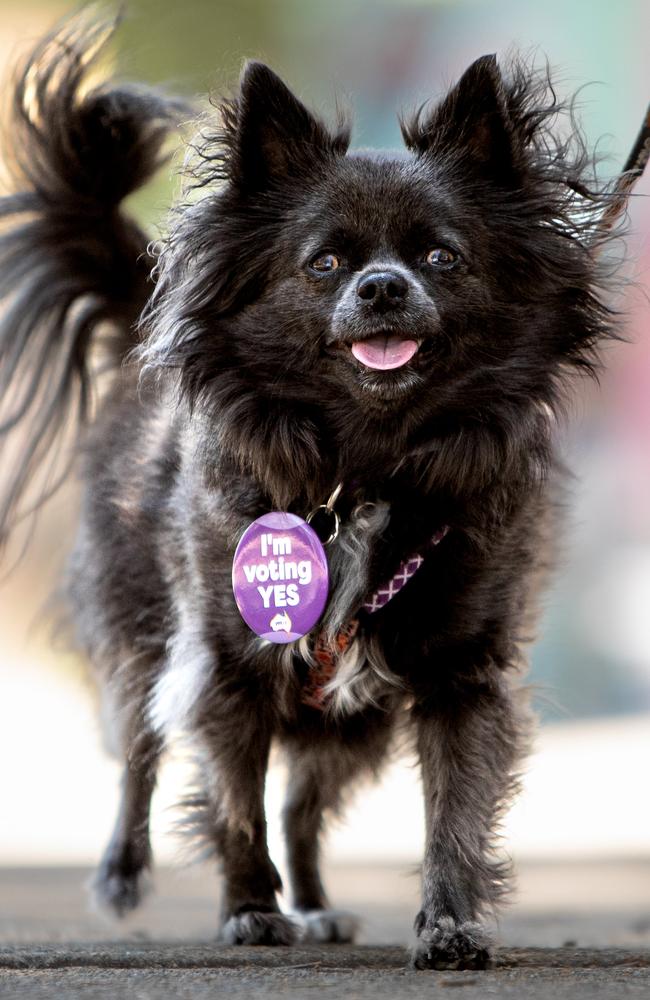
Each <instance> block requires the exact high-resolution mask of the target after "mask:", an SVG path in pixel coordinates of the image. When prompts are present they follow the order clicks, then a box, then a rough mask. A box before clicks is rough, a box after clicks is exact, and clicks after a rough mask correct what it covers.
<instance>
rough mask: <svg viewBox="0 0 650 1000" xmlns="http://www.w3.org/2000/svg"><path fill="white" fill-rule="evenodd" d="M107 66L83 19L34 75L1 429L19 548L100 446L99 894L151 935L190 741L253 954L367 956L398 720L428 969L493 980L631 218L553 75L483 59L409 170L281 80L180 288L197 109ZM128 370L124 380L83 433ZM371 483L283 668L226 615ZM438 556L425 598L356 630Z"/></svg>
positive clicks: (20, 170)
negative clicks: (50, 459)
mask: <svg viewBox="0 0 650 1000" xmlns="http://www.w3.org/2000/svg"><path fill="white" fill-rule="evenodd" d="M105 35H106V28H105V27H102V26H91V27H88V26H87V24H86V26H85V27H84V26H83V23H80V22H79V21H74V22H72V23H71V24H68V25H67V26H65V27H64V28H63V29H62V30H61V31H60V32H59V33H58V34H56V35H54V36H52V37H50V38H48V39H47V40H45V41H44V42H43V43H41V45H40V46H39V47H38V49H37V50H36V52H35V53H34V54H33V55H32V57H31V59H30V61H29V64H28V65H27V66H26V67H24V69H23V72H22V73H21V74H20V76H19V78H18V80H17V86H16V89H15V99H14V106H13V107H14V115H13V120H12V123H11V125H10V130H9V131H8V132H7V133H6V134H7V142H6V144H5V149H8V150H9V151H10V152H13V153H14V154H15V163H14V176H15V180H16V187H15V190H16V192H17V193H15V194H12V195H10V196H8V197H6V198H5V199H4V200H3V201H2V216H3V219H4V224H3V229H2V232H1V234H0V281H1V291H2V293H3V296H4V305H3V308H2V316H1V324H2V325H1V330H0V362H1V365H2V369H1V371H2V376H1V378H2V382H1V386H2V391H3V395H4V403H5V406H6V407H7V422H6V424H5V428H4V429H5V431H6V430H8V429H10V428H11V427H12V426H15V425H17V426H18V428H19V430H20V428H21V427H22V428H23V434H24V438H23V441H24V447H23V454H24V461H23V462H21V464H20V466H19V467H18V468H16V469H15V470H14V475H13V477H12V478H11V480H10V482H9V487H8V493H7V495H6V497H5V507H4V509H3V511H2V515H3V524H4V526H5V528H8V526H9V524H10V523H11V522H13V521H14V520H15V515H16V512H17V509H18V507H17V505H18V502H19V500H20V497H21V494H22V492H23V488H24V487H25V485H26V484H27V483H28V481H29V479H30V477H31V476H32V473H33V472H34V471H35V470H36V468H37V466H39V465H40V464H41V463H42V461H43V459H44V458H46V457H47V455H48V454H49V453H50V451H51V450H52V449H53V447H54V445H55V444H56V442H57V441H58V440H59V437H60V432H61V431H62V430H63V429H64V427H65V425H66V424H67V423H68V422H69V421H70V418H71V410H73V409H74V410H75V412H76V411H79V415H80V416H81V418H82V419H81V421H80V426H83V427H84V428H85V429H84V448H83V451H84V459H83V463H84V464H83V476H84V481H85V499H84V504H83V513H82V521H81V526H80V531H79V537H78V541H77V545H76V549H75V553H74V556H73V559H72V563H71V571H70V586H69V589H70V593H71V597H72V603H73V607H74V615H75V621H76V624H77V627H78V634H79V637H80V641H81V643H82V644H83V646H84V648H85V649H86V650H87V652H88V654H89V657H90V659H91V661H92V663H93V666H94V670H95V673H96V676H97V678H98V680H99V682H100V685H101V688H102V691H103V697H104V701H105V708H106V717H107V719H109V729H110V737H111V740H112V743H113V745H114V747H115V751H116V753H118V754H119V755H120V757H121V759H122V760H123V761H124V788H123V800H122V806H121V809H120V813H119V818H118V820H117V825H116V828H115V831H114V834H113V837H112V840H111V842H110V845H109V847H108V850H107V852H106V854H105V857H104V860H103V861H102V864H101V866H100V869H99V873H98V876H97V880H96V891H97V894H98V895H99V897H100V899H101V900H102V901H104V902H105V903H107V904H109V905H110V906H111V907H113V908H114V909H115V910H116V911H117V912H118V913H123V912H125V911H126V910H128V909H130V908H132V907H134V906H135V905H136V904H137V902H138V897H139V883H140V878H141V876H142V874H143V872H144V871H145V870H146V869H147V868H148V867H149V865H150V863H151V852H150V846H149V838H148V815H149V803H150V798H151V793H152V790H153V788H154V784H155V780H156V769H157V765H158V762H159V759H160V755H161V752H162V751H163V749H164V746H165V743H166V740H167V739H168V737H169V735H170V734H172V733H174V732H176V731H182V732H184V733H185V734H186V735H188V736H189V737H190V738H191V740H192V742H193V744H194V746H195V748H196V751H197V755H198V757H199V760H200V773H201V793H200V794H199V795H197V796H196V797H195V798H194V800H193V802H192V804H191V805H192V808H193V810H194V812H193V820H192V822H193V825H194V828H195V829H196V830H197V832H198V833H200V834H201V835H202V836H203V837H204V838H205V839H206V841H207V842H209V844H210V845H211V846H212V847H213V849H214V851H215V854H216V855H217V857H218V858H219V862H220V865H221V868H222V871H223V878H224V890H223V925H222V934H223V938H224V940H226V941H228V942H231V943H233V942H239V943H247V944H256V943H261V944H289V943H291V942H292V941H294V940H295V939H296V935H297V933H298V932H299V928H300V926H301V925H302V926H303V927H305V926H306V927H307V930H308V932H309V933H311V934H312V935H313V936H315V937H317V938H320V940H345V939H349V938H350V936H351V933H352V923H351V921H350V920H349V919H347V918H344V917H342V916H341V915H340V914H337V912H336V911H335V910H330V909H328V907H329V903H328V901H327V898H326V895H325V892H324V889H323V886H322V884H321V880H320V877H319V870H318V856H319V835H320V832H321V828H322V825H323V819H324V816H325V815H326V814H327V813H328V812H330V811H332V810H336V809H337V807H338V806H339V803H340V800H341V798H342V796H343V794H344V793H345V792H346V790H347V788H348V786H349V785H350V784H351V783H352V782H355V781H356V780H357V779H359V778H360V777H362V776H363V775H364V774H368V773H374V772H377V770H378V769H379V767H380V766H381V764H382V762H383V761H384V759H385V757H386V755H387V753H388V751H389V747H390V745H391V740H392V738H393V737H394V735H395V733H396V731H397V728H398V725H399V727H400V729H402V727H405V728H406V730H407V732H409V733H410V734H411V735H412V739H413V742H414V744H415V746H416V748H417V753H418V755H419V760H420V764H421V771H422V779H423V787H424V797H425V804H426V845H425V853H424V863H423V868H422V906H421V909H420V912H419V913H418V914H417V917H416V919H415V931H416V935H417V943H416V945H415V949H414V962H415V965H416V966H417V967H418V968H444V967H453V968H461V967H480V966H483V965H484V964H485V963H486V962H487V961H488V959H489V940H488V937H489V936H488V934H487V932H486V928H485V923H484V919H485V917H486V915H489V912H490V911H491V909H492V908H493V906H494V904H496V903H497V901H498V900H499V898H500V897H501V895H502V894H503V892H504V890H505V889H506V887H507V880H508V869H507V865H506V864H504V862H503V861H502V860H499V858H498V857H497V855H496V854H495V853H494V838H495V826H496V824H497V822H498V819H499V816H500V814H501V812H502V810H503V809H504V807H505V806H506V805H507V804H508V802H509V801H510V798H511V796H512V794H513V791H514V789H515V788H516V784H517V769H518V766H519V763H520V759H521V754H522V752H523V750H524V749H525V744H526V733H527V725H526V709H525V704H524V702H523V699H522V698H521V697H520V694H519V693H518V691H517V687H516V684H513V678H516V677H517V668H518V667H519V666H520V665H521V660H522V654H521V647H522V644H523V643H524V642H525V641H526V640H527V639H528V638H529V635H530V627H531V617H530V609H531V606H532V598H533V596H534V589H535V581H536V578H537V576H538V575H539V572H540V570H541V569H543V565H542V564H543V562H544V560H542V558H541V555H540V553H541V552H542V549H543V548H544V545H543V543H544V542H545V541H546V540H547V539H548V538H549V537H550V535H551V534H552V531H553V527H552V517H551V513H552V509H553V506H554V504H553V500H552V494H553V492H554V486H553V484H554V482H555V478H556V477H555V466H556V463H555V462H554V457H553V447H552V424H553V417H554V414H555V413H557V411H558V408H559V406H560V404H561V401H562V400H563V398H564V394H565V389H566V387H567V386H568V385H569V383H570V380H571V378H572V375H573V374H574V373H575V372H576V371H577V370H580V369H582V370H587V371H593V368H594V365H595V361H596V350H597V348H598V345H599V344H600V343H601V342H602V341H603V339H604V338H606V337H610V336H612V335H613V333H612V326H611V314H610V310H609V309H608V306H607V305H606V304H605V300H604V297H603V293H604V290H605V274H604V269H603V265H602V263H599V261H600V262H602V260H603V257H602V255H601V254H600V251H601V248H602V244H603V242H604V241H605V240H606V239H608V238H609V237H608V236H606V234H605V232H604V230H603V228H602V226H601V224H600V222H601V218H602V213H603V211H604V208H605V206H606V205H607V203H608V194H607V192H605V191H603V190H602V189H598V187H597V186H596V185H595V184H594V183H593V180H592V174H591V160H590V157H589V156H588V155H587V152H586V150H585V147H584V143H583V142H582V140H581V138H580V135H579V133H578V132H576V130H575V129H573V131H572V132H571V135H570V136H569V138H567V137H566V134H565V133H563V132H562V129H561V128H560V126H559V125H558V115H559V114H560V112H561V111H562V108H561V107H560V106H559V105H558V104H557V103H556V100H555V95H554V92H553V90H552V88H551V86H550V84H549V82H548V80H547V78H546V76H544V75H540V74H538V73H536V72H534V71H532V70H529V69H528V68H526V67H525V66H524V65H520V64H517V63H514V64H512V65H510V67H509V70H508V73H507V74H506V75H503V76H502V73H501V71H500V69H499V67H498V65H497V62H496V59H495V58H494V57H493V56H485V57H483V58H481V59H478V60H477V61H476V62H475V63H474V64H473V65H472V66H470V67H469V69H468V70H467V71H466V73H465V74H464V75H463V77H462V79H461V80H460V82H459V83H458V84H457V86H455V87H454V88H453V89H452V90H451V91H450V92H449V93H448V94H447V96H445V97H444V99H443V100H442V101H441V102H440V103H438V104H437V105H436V106H434V107H432V108H431V109H426V110H422V111H421V112H420V113H419V114H418V115H416V116H415V117H413V118H411V119H409V120H407V121H404V122H403V125H402V131H403V135H404V142H405V147H406V149H405V151H404V152H403V153H401V154H399V153H398V154H395V155H385V154H375V153H370V152H350V151H348V142H349V130H348V127H347V125H345V124H344V123H343V122H340V123H339V124H338V126H337V127H336V128H335V129H331V128H329V127H328V126H327V125H325V124H324V123H323V122H322V121H320V120H319V119H318V118H316V117H314V115H312V114H311V113H310V112H309V111H308V110H307V109H306V108H305V107H304V106H303V104H302V103H301V102H300V101H299V100H298V99H297V97H295V96H294V95H293V94H292V93H291V91H290V90H288V89H287V87H286V86H285V85H284V84H283V83H282V82H281V81H280V80H279V79H278V77H277V76H275V74H274V73H273V72H271V70H270V69H268V68H267V67H266V66H264V65H261V64H260V63H249V64H247V65H246V67H245V69H244V72H243V75H242V78H241V82H240V86H239V91H238V94H237V96H236V97H234V98H233V99H230V100H224V101H223V102H221V103H220V104H219V106H218V108H217V109H216V112H215V113H214V114H213V115H212V117H210V116H207V117H206V118H204V119H203V121H202V124H201V126H200V130H199V134H198V138H197V139H196V140H195V142H194V144H193V155H190V156H189V157H188V166H187V169H186V173H187V177H188V188H189V193H188V195H187V200H186V203H184V204H182V205H181V206H180V207H179V208H177V209H176V211H175V213H174V214H173V216H172V219H171V222H170V228H169V235H168V236H167V237H166V239H165V241H164V243H163V245H162V248H161V250H160V252H159V253H158V255H157V260H156V262H155V265H154V266H153V274H154V278H155V283H150V282H149V277H150V271H151V268H152V263H151V259H150V258H148V256H147V240H146V238H145V236H144V234H143V233H142V232H141V231H140V230H139V228H138V227H137V226H136V225H135V224H134V223H133V222H132V221H131V220H130V219H129V218H128V217H127V216H125V215H124V214H122V212H121V210H120V202H121V201H122V199H123V198H124V197H125V196H126V195H128V194H129V193H130V192H131V191H133V190H134V189H136V188H137V187H139V186H140V185H141V184H142V183H143V182H144V181H146V180H147V178H148V177H149V176H150V175H151V174H152V172H153V171H154V169H155V168H156V167H157V166H158V164H159V162H160V161H161V148H162V143H163V140H164V138H165V136H166V135H167V134H168V133H169V132H170V131H171V130H173V129H174V128H176V125H177V122H178V121H179V119H181V118H182V117H183V116H186V115H187V111H186V109H185V108H184V107H183V106H182V105H181V103H180V102H175V101H173V100H170V99H168V98H166V97H164V96H163V95H160V94H157V93H154V92H151V91H148V90H144V89H140V88H136V87H121V86H120V87H114V86H113V85H112V84H110V85H105V86H100V87H99V88H98V89H91V90H90V91H88V90H87V89H86V90H84V88H83V82H84V74H85V69H86V66H87V64H88V62H89V61H90V59H91V58H92V57H93V55H94V54H95V52H96V51H97V49H98V47H99V45H100V43H101V42H102V40H103V39H104V37H105ZM100 344H101V345H103V355H102V361H101V364H102V366H103V368H104V369H105V368H106V352H108V356H109V359H110V365H109V368H110V373H111V374H110V376H109V385H108V386H107V388H106V389H105V391H104V393H103V395H102V398H101V401H100V405H99V407H98V408H97V412H96V414H95V416H94V418H93V420H92V422H90V421H85V422H84V420H83V418H84V416H85V415H86V414H87V411H88V405H87V404H88V397H89V390H90V388H91V383H92V382H93V379H94V377H95V376H94V375H93V371H95V369H96V367H97V366H96V365H95V357H96V355H97V354H99V352H100V350H99V346H98V345H100ZM125 362H126V363H125ZM95 374H96V372H95ZM104 377H106V376H104ZM4 471H5V470H3V474H4ZM339 483H341V484H342V490H341V493H340V497H339V499H338V502H337V512H338V514H339V516H340V518H341V529H340V532H339V535H338V537H337V539H336V540H335V541H334V542H332V544H331V545H330V546H329V547H328V549H327V553H328V559H329V564H330V574H331V590H330V598H329V601H328V603H327V606H326V609H325V612H324V616H323V618H322V620H321V622H320V624H319V625H318V627H317V629H316V630H315V632H314V633H312V635H311V636H310V637H308V638H307V639H305V640H302V641H301V642H300V643H298V644H296V643H294V644H292V643H289V644H288V645H287V644H285V645H275V644H272V643H269V642H265V641H262V640H261V639H258V638H257V637H256V636H255V635H253V633H252V632H251V631H250V630H249V629H248V627H247V626H246V625H245V624H244V622H243V621H242V619H241V617H240V615H239V613H238V610H237V607H236V604H235V601H234V598H233V595H232V590H231V585H230V574H231V566H232V559H233V553H234V550H235V546H236V544H237V541H238V538H239V537H240V535H241V533H242V531H243V530H244V529H245V528H246V526H247V525H249V524H250V522H251V521H253V520H254V519H255V518H257V517H259V516H261V515H262V514H264V513H266V512H268V511H272V510H279V511H289V512H292V513H294V514H298V515H301V516H302V517H305V516H306V515H307V514H308V513H309V512H310V511H311V510H312V509H313V508H315V507H317V506H318V505H320V504H323V503H324V502H325V501H326V499H327V498H328V496H329V495H330V494H331V493H332V491H333V490H334V488H335V487H336V486H337V484H339ZM436 533H437V537H436V540H437V541H438V544H436V545H433V544H431V539H432V537H433V536H436ZM443 534H444V537H442V538H441V536H442V535H443ZM440 539H441V540H440ZM414 553H415V554H418V555H419V556H420V557H421V560H422V565H421V566H420V568H419V569H418V571H417V572H416V573H415V575H414V576H413V577H412V579H410V581H409V582H408V584H407V585H406V586H404V587H403V588H402V589H401V590H400V591H399V593H396V595H395V596H394V597H393V599H392V600H391V601H390V602H388V603H387V604H386V605H385V606H384V607H382V608H381V609H380V610H379V611H377V613H376V614H372V615H370V614H367V613H364V612H363V611H362V610H360V609H361V608H362V605H363V604H364V602H367V600H368V598H369V596H370V595H372V594H373V593H374V592H375V591H376V590H377V588H379V587H380V586H381V585H382V583H384V582H385V581H387V580H390V579H391V577H393V576H394V574H395V573H396V571H397V569H398V567H399V566H400V564H401V563H402V561H403V560H405V559H406V558H407V557H409V556H411V555H412V554H414ZM351 621H353V622H354V623H355V628H356V629H357V631H356V634H355V635H352V634H351V633H350V631H349V630H348V633H347V641H346V643H345V644H344V645H343V646H341V647H340V648H339V649H338V652H337V653H336V654H335V653H333V654H332V663H333V669H332V670H331V672H330V674H329V675H328V676H327V677H326V679H325V680H324V681H322V683H321V687H320V689H319V697H320V699H321V701H320V704H316V703H313V701H312V702H310V699H307V698H305V690H306V689H311V688H313V686H314V676H315V675H314V674H313V673H312V672H313V671H314V670H316V669H317V661H316V657H315V653H314V644H315V642H316V640H318V642H320V643H321V644H323V643H324V644H325V646H327V644H328V643H330V645H331V648H332V650H334V649H335V647H336V644H337V643H338V642H339V639H340V636H341V635H342V634H343V633H344V630H345V629H346V627H347V626H348V625H349V623H350V622H351ZM321 680H322V679H321ZM274 743H277V744H280V745H281V746H282V747H283V748H284V751H285V752H286V755H287V758H288V762H289V770H290V781H289V793H288V799H287V805H286V810H285V814H284V817H285V830H286V838H287V846H288V870H289V879H290V892H291V901H292V904H293V908H294V915H293V916H292V917H290V916H287V915H285V914H283V913H281V912H280V910H279V907H278V902H277V898H276V893H277V892H278V891H279V890H280V888H281V883H280V878H279V876H278V873H277V871H276V869H275V867H274V865H273V862H272V861H271V859H270V857H269V854H268V851H267V846H266V823H265V816H264V807H263V790H264V780H265V772H266V768H267V761H268V756H269V751H270V748H271V745H272V744H274Z"/></svg>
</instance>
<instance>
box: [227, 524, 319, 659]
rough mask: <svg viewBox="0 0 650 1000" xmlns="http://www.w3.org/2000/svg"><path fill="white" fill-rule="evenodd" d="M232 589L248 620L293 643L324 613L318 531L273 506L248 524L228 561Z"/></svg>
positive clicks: (265, 633)
mask: <svg viewBox="0 0 650 1000" xmlns="http://www.w3.org/2000/svg"><path fill="white" fill-rule="evenodd" d="M232 589H233V593H234V595H235V600H236V602H237V607H238V608H239V613H240V615H241V616H242V618H243V619H244V621H245V622H246V624H247V625H248V626H249V628H251V629H252V630H253V632H255V633H256V634H257V635H260V636H261V637H262V638H263V639H268V641H269V642H294V641H295V640H296V639H300V638H302V636H303V635H306V634H307V632H310V631H311V629H312V628H313V627H314V625H315V624H316V622H317V621H318V619H319V618H320V616H321V615H322V613H323V608H324V607H325V602H326V600H327V593H328V590H329V572H328V568H327V557H326V555H325V550H324V548H323V546H322V544H321V542H320V539H319V538H318V535H317V534H316V532H315V531H314V530H313V528H310V526H309V525H308V524H307V522H306V521H303V519H302V518H301V517H297V516H296V515H295V514H287V513H284V512H280V511H272V512H271V513H270V514H263V515H262V517H258V518H257V520H256V521H253V523H252V524H249V526H248V527H247V528H246V531H245V532H244V534H243V535H242V536H241V538H240V539H239V544H238V545H237V550H236V551H235V558H234V559H233V564H232Z"/></svg>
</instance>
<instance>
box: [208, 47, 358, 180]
mask: <svg viewBox="0 0 650 1000" xmlns="http://www.w3.org/2000/svg"><path fill="white" fill-rule="evenodd" d="M226 116H227V117H226V126H227V129H228V132H229V137H228V138H229V143H228V144H229V147H230V148H229V156H228V174H229V177H230V180H231V181H232V182H234V183H235V184H237V185H239V186H241V187H243V188H245V189H247V190H258V191H259V190H264V189H266V188H267V187H269V186H271V185H273V184H274V183H276V182H278V181H279V182H281V181H283V180H285V179H287V178H290V177H300V176H301V175H304V174H305V172H307V171H309V170H310V169H311V168H313V167H314V166H315V165H316V164H318V163H319V162H323V161H325V160H327V159H328V158H329V157H332V156H340V155H343V154H344V153H345V152H346V150H347V148H348V145H349V143H350V129H349V126H348V125H347V124H346V123H344V122H343V121H340V122H339V124H338V127H337V129H336V130H335V131H330V130H329V129H328V128H327V127H326V125H325V124H324V123H323V122H321V121H320V120H319V119H318V118H316V117H315V115H313V114H312V113H311V112H310V111H309V110H308V109H307V108H306V107H305V105H304V104H303V103H302V102H301V101H300V100H298V98H297V97H296V96H295V94H293V93H292V92H291V91H290V90H289V88H288V87H287V86H286V84H284V83H283V82H282V80H281V79H280V77H279V76H277V75H276V74H275V73H274V72H273V70H271V69H269V67H268V66H265V65H264V63H260V62H255V61H250V62H247V63H246V65H245V66H244V70H243V72H242V76H241V80H240V84H239V96H238V97H237V99H236V100H235V101H233V102H232V103H231V104H230V105H229V106H228V108H227V112H226Z"/></svg>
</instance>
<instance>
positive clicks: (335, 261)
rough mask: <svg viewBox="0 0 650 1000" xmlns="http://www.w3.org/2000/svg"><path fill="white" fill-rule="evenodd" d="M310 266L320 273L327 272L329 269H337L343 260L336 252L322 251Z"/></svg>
mask: <svg viewBox="0 0 650 1000" xmlns="http://www.w3.org/2000/svg"><path fill="white" fill-rule="evenodd" d="M309 266H310V267H311V269H312V271H318V273H319V274H325V273H327V272H328V271H336V269H337V268H339V267H340V266H341V261H340V260H339V258H338V257H337V256H336V254H333V253H321V254H319V255H318V257H314V259H313V260H312V261H311V262H310V264H309Z"/></svg>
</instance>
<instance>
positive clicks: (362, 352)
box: [352, 333, 418, 371]
mask: <svg viewBox="0 0 650 1000" xmlns="http://www.w3.org/2000/svg"><path fill="white" fill-rule="evenodd" d="M417 349H418V344H417V341H415V340H404V339H403V338H402V337H399V336H397V335H396V334H391V335H386V334H385V333H380V334H378V335H377V336H376V337H370V339H369V340H359V341H357V343H356V344H353V345H352V353H353V354H354V356H355V358H356V359H357V361H360V362H361V364H362V365H367V367H368V368H378V369H380V371H388V370H389V369H390V368H401V367H402V365H405V364H406V362H407V361H410V360H411V358H412V357H413V355H414V354H415V353H416V351H417Z"/></svg>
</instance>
